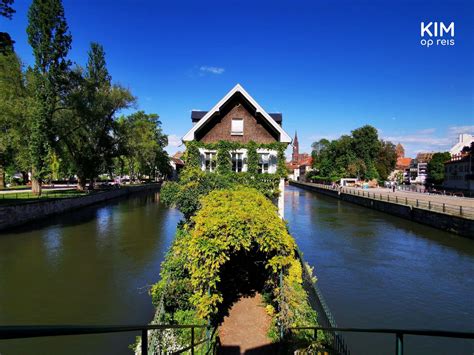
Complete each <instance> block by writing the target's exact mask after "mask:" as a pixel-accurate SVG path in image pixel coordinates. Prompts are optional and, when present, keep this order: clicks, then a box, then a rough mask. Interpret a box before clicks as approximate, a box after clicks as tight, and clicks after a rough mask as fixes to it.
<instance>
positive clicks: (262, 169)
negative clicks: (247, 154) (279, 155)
mask: <svg viewBox="0 0 474 355" xmlns="http://www.w3.org/2000/svg"><path fill="white" fill-rule="evenodd" d="M257 154H258V173H259V174H268V172H269V171H270V153H257ZM263 156H266V160H264V159H263ZM265 166H266V167H265Z"/></svg>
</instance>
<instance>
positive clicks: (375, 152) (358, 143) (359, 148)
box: [312, 125, 396, 181]
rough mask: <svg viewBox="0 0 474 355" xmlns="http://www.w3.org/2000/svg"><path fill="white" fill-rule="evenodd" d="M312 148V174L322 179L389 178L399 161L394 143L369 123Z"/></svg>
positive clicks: (321, 141)
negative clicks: (349, 133)
mask: <svg viewBox="0 0 474 355" xmlns="http://www.w3.org/2000/svg"><path fill="white" fill-rule="evenodd" d="M312 148H313V151H312V156H313V168H314V169H315V172H312V175H313V178H316V179H320V180H332V181H336V180H338V179H340V178H343V177H357V178H359V179H366V180H372V179H386V178H387V176H388V175H389V174H390V172H391V171H392V170H393V168H394V167H395V163H396V152H395V146H394V145H393V144H392V143H391V142H386V141H383V140H379V137H378V133H377V130H376V129H375V128H374V127H372V126H369V125H366V126H363V127H360V128H357V129H355V130H353V131H352V134H351V135H350V136H349V135H343V136H341V137H340V138H339V139H335V140H332V141H328V140H327V139H321V140H319V141H317V142H315V143H313V145H312Z"/></svg>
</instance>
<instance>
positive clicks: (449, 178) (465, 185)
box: [443, 142, 474, 193]
mask: <svg viewBox="0 0 474 355" xmlns="http://www.w3.org/2000/svg"><path fill="white" fill-rule="evenodd" d="M463 148H464V147H463ZM473 151H474V143H472V142H471V146H470V149H464V150H463V151H462V152H461V153H459V154H455V155H453V156H451V160H450V161H448V162H446V163H445V164H444V171H445V176H444V182H443V186H444V187H446V188H447V189H453V190H463V191H469V192H471V193H472V192H474V155H473Z"/></svg>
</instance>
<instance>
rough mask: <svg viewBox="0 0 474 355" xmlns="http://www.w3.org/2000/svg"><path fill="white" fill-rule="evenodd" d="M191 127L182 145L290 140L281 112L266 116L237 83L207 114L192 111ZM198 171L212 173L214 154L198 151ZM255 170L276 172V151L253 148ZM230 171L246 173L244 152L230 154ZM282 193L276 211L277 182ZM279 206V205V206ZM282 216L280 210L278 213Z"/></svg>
mask: <svg viewBox="0 0 474 355" xmlns="http://www.w3.org/2000/svg"><path fill="white" fill-rule="evenodd" d="M191 120H192V122H193V127H192V128H191V129H190V130H189V131H188V133H186V134H185V135H184V137H183V142H189V141H199V142H203V143H216V142H218V141H230V142H239V143H242V144H245V143H249V142H250V141H253V142H256V143H274V142H281V143H284V144H286V145H288V144H290V143H291V137H290V136H289V135H288V134H287V133H286V132H285V131H284V130H283V128H282V114H281V113H267V112H266V111H265V110H264V109H263V108H262V107H261V106H260V105H259V104H258V103H257V102H256V101H255V100H254V99H253V98H252V97H251V96H250V95H249V93H248V92H247V91H245V89H244V88H243V87H242V86H241V85H240V84H237V85H236V86H234V88H232V90H230V91H229V92H228V93H227V94H226V95H225V96H224V97H223V98H222V99H221V100H220V101H219V102H218V103H217V104H216V105H215V106H214V107H213V108H211V109H210V110H209V111H192V112H191ZM199 152H200V155H201V168H202V170H206V171H210V172H212V171H214V169H215V168H216V155H217V151H215V150H210V149H204V148H199ZM257 154H258V162H259V164H258V171H259V172H261V173H270V174H271V173H276V171H277V156H278V152H277V151H275V150H271V149H257ZM231 158H232V170H233V171H234V172H237V173H238V172H245V171H247V150H246V149H238V150H235V151H232V152H231ZM280 191H281V192H282V193H281V194H280V195H281V198H280V200H281V201H279V208H280V207H281V208H280V210H281V209H282V205H283V198H282V196H283V191H284V182H283V181H282V182H281V183H280ZM280 203H281V206H280ZM280 214H282V210H281V211H280Z"/></svg>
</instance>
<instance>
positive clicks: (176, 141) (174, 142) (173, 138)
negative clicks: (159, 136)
mask: <svg viewBox="0 0 474 355" xmlns="http://www.w3.org/2000/svg"><path fill="white" fill-rule="evenodd" d="M181 144H182V142H181V138H180V137H178V136H177V135H176V134H170V135H169V136H168V145H167V147H179V146H180V145H181Z"/></svg>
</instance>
